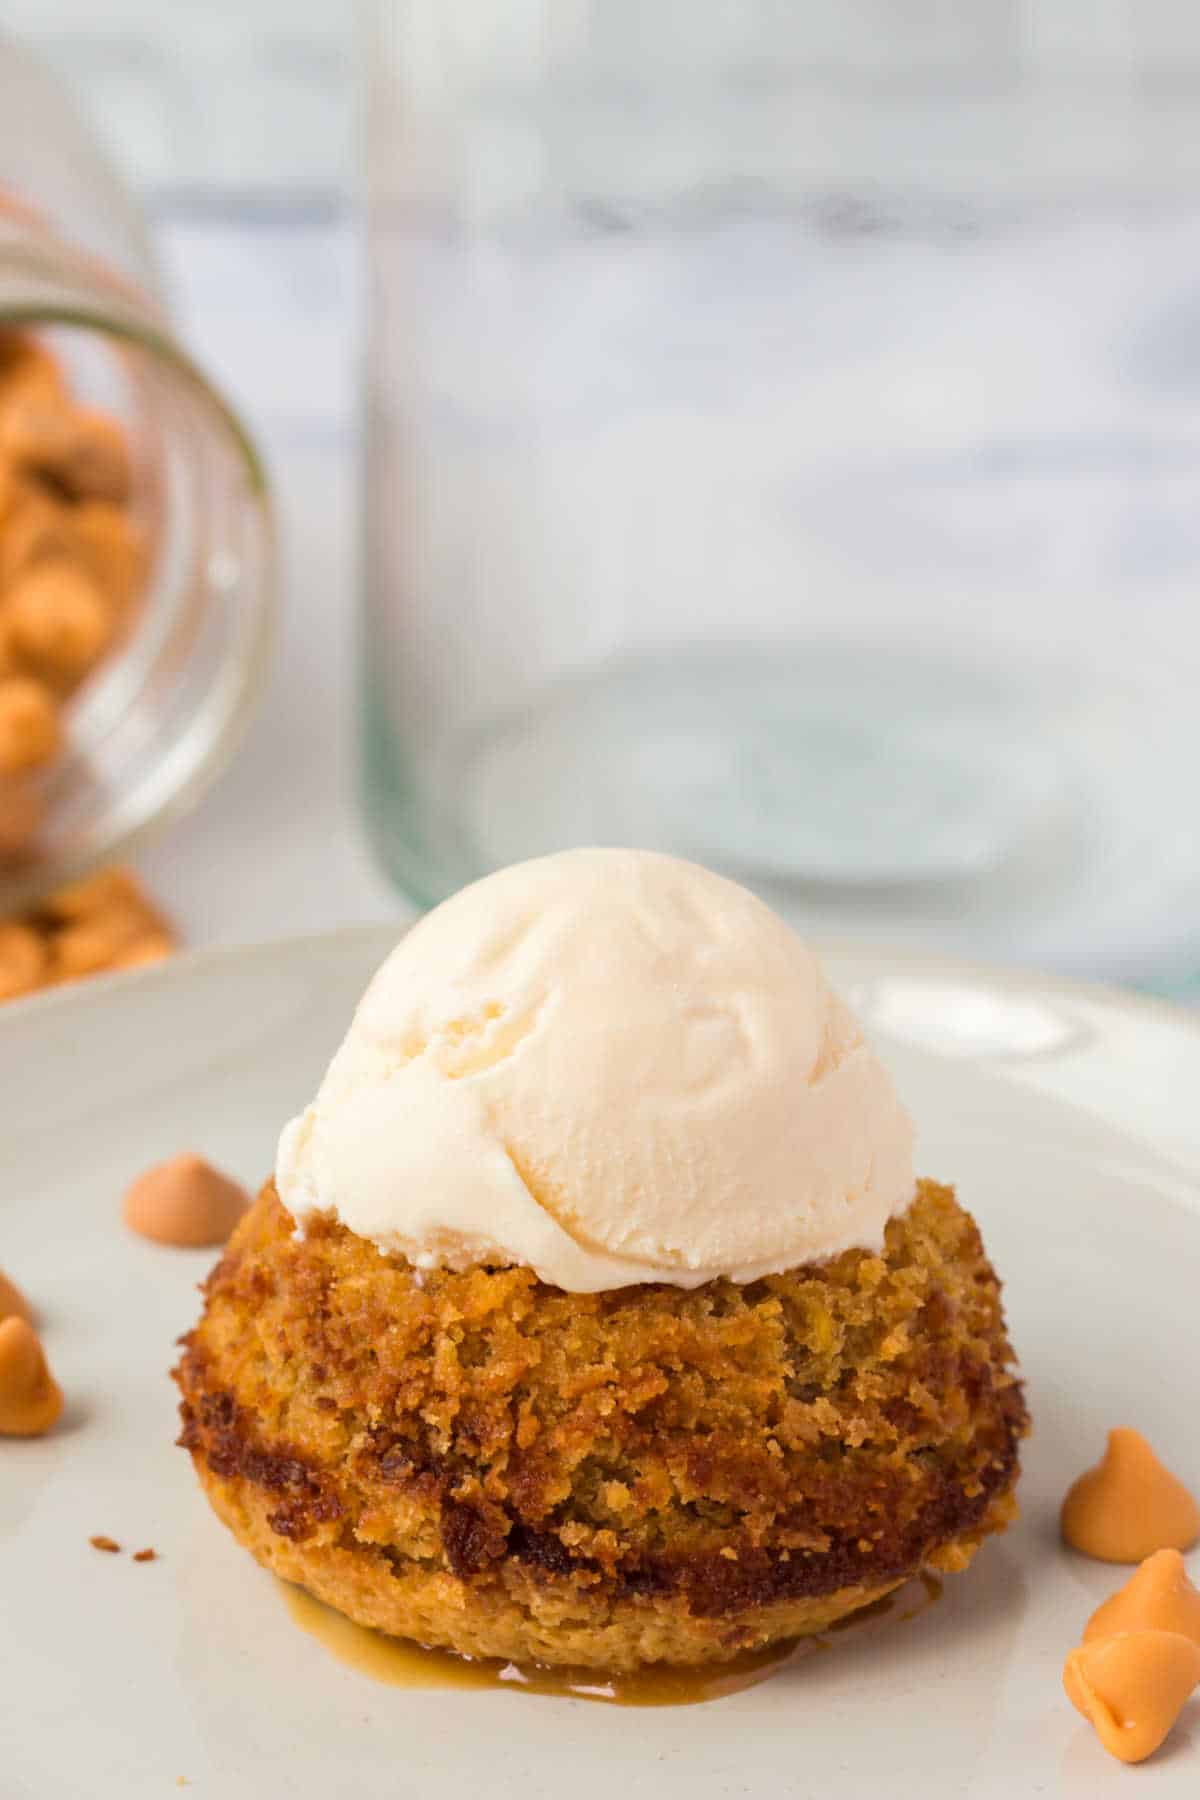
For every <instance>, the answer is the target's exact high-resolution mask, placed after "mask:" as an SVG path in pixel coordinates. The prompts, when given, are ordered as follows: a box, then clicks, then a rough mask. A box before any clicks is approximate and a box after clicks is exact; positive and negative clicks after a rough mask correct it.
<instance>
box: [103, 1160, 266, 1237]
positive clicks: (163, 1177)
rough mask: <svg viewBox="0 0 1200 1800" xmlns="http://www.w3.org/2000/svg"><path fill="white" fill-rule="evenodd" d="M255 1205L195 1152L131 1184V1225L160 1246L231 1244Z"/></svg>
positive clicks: (128, 1208)
mask: <svg viewBox="0 0 1200 1800" xmlns="http://www.w3.org/2000/svg"><path fill="white" fill-rule="evenodd" d="M249 1204H250V1197H249V1195H248V1194H247V1193H246V1190H245V1188H243V1187H241V1186H239V1184H238V1183H237V1182H236V1181H234V1180H232V1179H231V1177H230V1176H228V1175H223V1174H222V1173H221V1171H220V1169H214V1168H213V1166H212V1164H211V1163H209V1162H205V1160H204V1158H203V1157H202V1156H196V1155H194V1154H193V1153H192V1152H190V1151H189V1152H186V1153H185V1154H183V1155H181V1156H173V1157H171V1158H170V1160H169V1161H167V1162H163V1163H157V1164H156V1165H155V1166H154V1168H152V1169H147V1170H146V1171H145V1172H144V1173H143V1174H141V1175H139V1176H138V1177H137V1179H136V1180H135V1181H133V1182H131V1183H130V1185H129V1187H128V1189H127V1190H126V1193H125V1223H126V1225H128V1227H129V1229H130V1230H131V1231H136V1232H137V1233H138V1235H139V1237H145V1238H151V1239H152V1240H153V1241H154V1242H155V1243H156V1244H172V1245H174V1246H176V1248H178V1249H181V1250H201V1249H206V1248H213V1249H215V1248H216V1247H217V1246H218V1245H221V1244H224V1243H225V1242H226V1241H227V1240H228V1238H229V1236H230V1234H231V1233H232V1231H233V1228H234V1226H235V1225H236V1224H237V1222H238V1220H239V1219H240V1218H241V1216H242V1214H243V1213H244V1212H245V1210H246V1208H247V1207H248V1206H249Z"/></svg>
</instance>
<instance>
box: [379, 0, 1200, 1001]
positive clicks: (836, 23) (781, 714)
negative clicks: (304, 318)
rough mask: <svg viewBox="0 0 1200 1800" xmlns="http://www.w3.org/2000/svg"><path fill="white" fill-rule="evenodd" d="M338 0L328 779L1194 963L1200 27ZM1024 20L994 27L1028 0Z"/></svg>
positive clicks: (1107, 14)
mask: <svg viewBox="0 0 1200 1800" xmlns="http://www.w3.org/2000/svg"><path fill="white" fill-rule="evenodd" d="M1169 12H1170V17H1169V18H1168V16H1167V14H1166V13H1164V12H1163V10H1162V9H1158V8H1154V9H1139V8H1137V7H1136V6H1135V5H1133V4H1126V3H1125V0H1117V4H1115V5H1113V6H1111V7H1107V8H1105V9H1103V19H1102V20H1101V19H1095V18H1093V17H1092V14H1091V13H1090V12H1089V9H1087V8H1086V7H1080V6H1079V5H1077V4H1069V3H1068V0H1047V4H1046V5H1045V6H1039V7H1038V8H1036V9H1034V12H1033V13H1031V11H1030V9H1029V8H1028V7H1023V6H1017V5H1015V4H1014V5H1012V6H1009V5H1004V4H1001V5H993V4H990V3H989V4H980V3H974V0H972V3H969V4H964V5H962V6H958V7H946V6H935V5H918V6H916V7H905V8H903V9H893V10H891V11H889V9H888V8H886V7H883V8H881V7H879V6H878V5H875V4H867V0H837V3H836V4H835V3H831V4H828V5H826V4H816V5H806V6H798V7H794V6H785V5H780V4H778V3H777V0H744V3H743V4H738V5H726V4H714V5H711V6H709V5H695V4H686V3H683V0H569V3H567V4H562V3H560V0H523V3H522V4H520V5H518V6H510V5H501V4H499V0H375V4H374V5H373V6H372V7H371V8H370V9H369V14H370V19H371V40H370V44H369V47H368V49H369V54H368V56H367V59H366V63H367V67H368V70H369V76H370V81H371V89H372V93H371V106H370V120H369V124H370V130H369V176H370V180H369V212H368V224H369V244H370V296H371V306H372V318H371V323H370V393H369V410H368V418H369V425H370V445H369V458H370V460H369V467H368V520H367V545H368V568H367V578H368V594H367V617H366V634H367V646H366V656H365V659H364V684H365V687H364V692H365V704H364V718H365V721H366V777H365V793H366V805H367V810H368V816H369V819H370V822H371V826H372V829H373V831H374V834H375V838H376V842H377V843H378V845H379V847H380V850H381V853H382V856H383V858H384V860H385V862H386V864H387V866H388V867H389V868H390V869H391V871H392V873H393V875H394V877H395V878H396V880H397V881H398V883H399V884H400V885H401V886H402V887H403V888H405V889H406V890H407V891H408V892H409V893H410V894H411V895H413V896H415V897H416V898H418V899H419V900H422V901H426V902H427V901H432V900H436V899H437V898H439V897H440V896H441V895H442V894H444V893H445V892H446V891H447V890H448V889H450V888H451V887H453V886H455V885H457V884H458V883H460V882H462V881H464V880H466V879H469V878H471V877H473V876H476V875H478V874H480V873H481V872H483V871H485V870H486V869H488V868H490V867H492V866H494V865H496V864H497V863H501V862H505V861H508V860H511V859H513V858H515V857H519V856H523V855H530V854H535V853H538V852H541V851H544V850H548V849H552V848H554V847H556V846H559V845H564V844H570V843H579V842H601V843H604V842H609V843H611V842H614V841H615V842H632V843H638V844H649V845H654V846H658V847H661V848H664V849H669V850H674V851H676V852H678V853H681V854H684V855H689V856H693V857H696V858H698V859H699V860H702V861H706V862H708V863H711V864H714V865H716V866H717V867H720V868H724V869H725V870H727V871H728V872H730V873H732V874H734V875H735V876H738V877H740V878H741V879H743V880H747V881H749V882H751V883H752V884H754V885H756V886H758V887H759V888H760V889H761V890H762V891H763V892H764V893H765V894H766V895H767V897H768V898H769V899H771V900H772V901H774V903H775V904H777V905H778V906H780V907H782V908H783V909H784V910H785V911H786V912H787V913H789V914H790V915H791V916H792V917H793V918H794V919H795V920H796V921H797V922H798V923H800V924H801V925H802V926H803V927H804V928H805V929H808V930H816V931H822V932H826V933H830V932H833V933H839V934H859V935H869V936H872V937H876V938H879V937H886V938H888V939H890V940H892V941H905V942H909V943H912V944H914V945H933V946H936V947H938V948H941V949H945V950H957V951H960V952H967V953H970V954H984V955H987V956H990V957H1004V958H1009V957H1013V958H1019V959H1021V960H1024V961H1032V962H1042V963H1045V964H1049V965H1053V966H1056V967H1060V968H1067V969H1075V970H1085V971H1097V970H1099V971H1103V972H1105V973H1107V974H1110V975H1118V976H1125V977H1130V978H1133V979H1138V980H1146V981H1149V980H1163V981H1166V980H1169V979H1170V978H1171V976H1172V975H1173V974H1174V973H1177V972H1179V971H1181V970H1185V969H1188V968H1191V967H1195V966H1196V965H1197V963H1198V961H1200V832H1197V830H1196V827H1195V822H1194V810H1195V809H1194V798H1193V795H1192V788H1193V785H1194V771H1195V769H1196V767H1197V765H1198V762H1200V723H1198V721H1200V711H1198V709H1197V708H1196V706H1195V703H1194V692H1195V685H1196V682H1197V679H1198V678H1200V624H1198V620H1200V611H1198V609H1197V607H1196V604H1195V600H1194V588H1195V582H1196V576H1197V570H1198V568H1200V510H1198V509H1197V507H1196V505H1195V483H1196V476H1197V469H1198V461H1197V458H1198V452H1197V450H1196V448H1195V438H1194V432H1193V430H1192V422H1191V417H1190V411H1191V408H1192V403H1193V401H1194V399H1195V395H1196V394H1197V392H1200V329H1198V327H1197V320H1198V319H1200V312H1198V311H1197V304H1196V298H1195V294H1196V290H1195V281H1194V267H1195V259H1196V255H1197V253H1200V131H1198V130H1197V127H1196V104H1195V101H1196V97H1195V93H1194V91H1193V87H1192V86H1190V85H1189V81H1190V76H1189V77H1188V78H1187V79H1185V78H1184V76H1183V74H1181V70H1184V69H1190V68H1192V67H1194V66H1195V64H1194V61H1189V58H1194V56H1195V54H1196V53H1197V52H1198V51H1200V16H1197V17H1195V18H1193V17H1192V15H1190V14H1188V13H1187V10H1186V9H1179V8H1172V9H1169ZM1034 13H1036V18H1035V17H1034Z"/></svg>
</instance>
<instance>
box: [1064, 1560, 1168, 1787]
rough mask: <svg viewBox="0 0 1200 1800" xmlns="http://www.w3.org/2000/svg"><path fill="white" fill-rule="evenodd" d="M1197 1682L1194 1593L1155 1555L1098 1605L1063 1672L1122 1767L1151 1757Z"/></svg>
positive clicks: (1074, 1699)
mask: <svg viewBox="0 0 1200 1800" xmlns="http://www.w3.org/2000/svg"><path fill="white" fill-rule="evenodd" d="M1197 1685H1200V1593H1197V1591H1196V1589H1195V1588H1194V1587H1193V1586H1192V1583H1191V1582H1190V1581H1189V1580H1188V1576H1187V1570H1186V1569H1185V1568H1184V1566H1183V1558H1182V1556H1180V1554H1179V1552H1178V1550H1157V1551H1155V1553H1154V1555H1153V1556H1148V1557H1147V1558H1146V1560H1145V1562H1144V1563H1143V1564H1142V1565H1141V1567H1140V1568H1139V1569H1138V1570H1137V1572H1136V1574H1134V1575H1131V1576H1130V1578H1129V1580H1128V1581H1127V1582H1126V1583H1125V1585H1124V1587H1123V1588H1120V1589H1119V1590H1118V1591H1117V1593H1115V1594H1113V1595H1112V1596H1111V1597H1110V1598H1109V1599H1107V1600H1106V1601H1105V1602H1104V1604H1103V1605H1102V1606H1098V1607H1097V1608H1096V1611H1095V1612H1094V1613H1093V1614H1092V1616H1091V1618H1090V1619H1089V1620H1088V1622H1087V1624H1086V1625H1085V1626H1084V1630H1083V1642H1082V1643H1081V1644H1080V1645H1079V1646H1078V1648H1077V1649H1075V1650H1072V1651H1071V1653H1070V1655H1069V1656H1068V1657H1067V1661H1066V1666H1065V1667H1064V1669H1063V1687H1064V1688H1065V1689H1066V1693H1067V1698H1068V1699H1069V1700H1070V1702H1071V1704H1072V1706H1074V1707H1075V1709H1076V1710H1077V1711H1078V1712H1081V1713H1082V1714H1083V1716H1084V1718H1085V1719H1087V1720H1088V1721H1089V1722H1090V1723H1091V1724H1092V1725H1093V1726H1094V1727H1095V1730H1096V1735H1097V1737H1098V1738H1099V1739H1100V1742H1101V1743H1102V1744H1103V1746H1104V1748H1105V1749H1106V1750H1107V1751H1108V1752H1109V1754H1110V1755H1112V1756H1115V1757H1117V1758H1118V1759H1119V1760H1120V1761H1121V1762H1127V1763H1133V1762H1143V1761H1144V1760H1145V1759H1146V1757H1148V1756H1151V1755H1153V1753H1154V1751H1155V1750H1157V1749H1158V1747H1159V1745H1160V1744H1161V1743H1162V1742H1163V1740H1164V1739H1165V1738H1166V1736H1167V1734H1168V1733H1169V1732H1170V1730H1171V1727H1172V1726H1173V1725H1174V1723H1175V1721H1176V1719H1177V1718H1178V1717H1179V1714H1180V1711H1181V1710H1182V1708H1183V1706H1184V1704H1185V1702H1186V1701H1187V1698H1188V1696H1189V1695H1190V1694H1191V1692H1192V1690H1193V1689H1194V1688H1195V1687H1196V1686H1197Z"/></svg>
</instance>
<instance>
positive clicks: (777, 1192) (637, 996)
mask: <svg viewBox="0 0 1200 1800" xmlns="http://www.w3.org/2000/svg"><path fill="white" fill-rule="evenodd" d="M276 1182H277V1186H278V1189H279V1193H280V1196H281V1198H282V1200H283V1202H284V1204H285V1206H286V1207H287V1208H288V1209H289V1211H290V1212H291V1213H292V1214H293V1216H294V1217H296V1218H297V1220H299V1221H301V1222H302V1221H303V1219H304V1217H305V1215H306V1214H308V1213H310V1212H312V1211H314V1210H321V1211H331V1212H333V1213H334V1214H336V1216H337V1217H338V1218H339V1219H340V1220H341V1222H342V1223H343V1224H344V1225H346V1226H347V1227H348V1228H349V1229H350V1230H351V1231H354V1232H357V1233H358V1234H359V1235H360V1236H362V1237H365V1238H370V1239H372V1240H373V1241H374V1242H375V1243H376V1244H377V1245H378V1246H379V1248H380V1249H381V1250H384V1251H394V1252H399V1253H400V1254H402V1255H403V1256H405V1257H407V1258H408V1259H409V1261H410V1262H412V1263H413V1264H415V1265H416V1266H417V1267H418V1268H422V1269H426V1268H436V1267H447V1268H453V1269H461V1268H465V1267H468V1266H470V1265H471V1264H474V1263H490V1264H510V1263H518V1264H524V1265H526V1266H527V1267H529V1268H532V1269H533V1270H534V1271H535V1272H536V1273H537V1274H538V1275H539V1276H540V1277H541V1279H542V1280H543V1281H546V1282H550V1283H553V1284H554V1285H556V1286H558V1287H561V1288H565V1289H567V1290H569V1291H571V1292H575V1293H590V1292H595V1291H597V1290H600V1289H604V1288H617V1287H624V1286H628V1285H629V1284H631V1283H634V1282H642V1281H660V1282H670V1283H674V1284H676V1285H677V1286H679V1287H696V1286H699V1285H700V1283H702V1282H705V1281H710V1280H712V1279H714V1277H716V1276H720V1275H725V1276H729V1277H731V1278H732V1279H733V1280H735V1281H752V1280H755V1279H757V1278H758V1277H759V1276H761V1275H766V1274H771V1273H774V1272H776V1271H778V1270H781V1269H786V1268H792V1267H794V1266H795V1265H797V1264H799V1263H804V1262H810V1261H814V1260H817V1259H820V1258H824V1257H829V1256H833V1255H836V1254H837V1253H838V1252H839V1251H842V1250H846V1249H849V1248H851V1247H861V1248H864V1249H870V1250H878V1249H879V1248H880V1246H881V1244H882V1241H883V1230H884V1226H885V1224H886V1222H887V1220H888V1219H889V1218H890V1217H891V1216H892V1214H894V1213H896V1212H900V1211H903V1209H904V1208H905V1207H906V1206H907V1205H908V1203H909V1201H910V1200H911V1198H912V1194H913V1186H914V1184H913V1163H912V1126H911V1123H910V1121H909V1118H908V1115H907V1114H906V1113H905V1111H904V1109H903V1108H902V1107H901V1105H900V1103H899V1101H898V1100H897V1098H896V1094H895V1092H894V1090H893V1087H892V1083H891V1081H890V1079H889V1077H888V1074H887V1072H886V1070H885V1069H884V1067H883V1065H882V1064H881V1063H880V1062H879V1060H878V1058H877V1057H876V1056H875V1055H874V1053H873V1052H872V1051H871V1050H870V1048H869V1047H868V1046H867V1044H866V1043H865V1042H864V1040H863V1036H862V1032H861V1031H860V1029H859V1026H858V1023H857V1021H856V1020H855V1018H854V1016H853V1014H852V1013H851V1012H850V1011H849V1009H848V1008H847V1007H846V1006H845V1004H844V1003H843V1002H842V1001H841V1000H840V999H839V997H838V996H837V995H836V994H835V993H833V991H832V990H831V989H830V987H829V985H828V983H827V981H826V979H825V977H824V975H823V973H822V971H821V968H820V966H819V964H818V963H817V961H816V959H815V957H814V956H813V955H812V953H811V952H810V951H809V950H808V949H807V948H806V947H805V945H804V944H803V943H802V942H801V940H800V939H799V938H798V937H797V936H796V935H795V933H794V932H793V931H792V930H791V929H790V928H789V927H788V926H787V925H785V924H784V923H783V921H782V920H781V919H780V918H778V917H777V916H776V915H775V914H774V913H773V912H771V910H770V909H769V908H768V907H767V906H765V905H764V904H763V903H762V901H760V900H758V899H756V897H755V896H754V895H753V894H751V893H749V892H748V891H747V890H746V889H745V888H742V887H739V886H737V885H736V884H735V883H734V882H731V881H727V880H725V879H724V878H723V877H721V876H719V875H714V874H712V873H711V872H710V871H709V870H707V869H702V868H698V867H696V866H695V865H693V864H691V863H686V862H680V861H677V860H676V859H675V858H673V857H668V856H659V855H653V854H650V853H648V852H644V851H632V850H573V851H567V852H565V853H563V854H562V855H558V856H548V857H544V858H540V859H538V860H537V861H534V862H527V863H521V864H518V865H516V866H515V867H513V868H509V869H504V870H502V871H501V872H500V873H499V874H496V875H491V876H489V877H488V878H487V879H486V880H484V881H480V882H477V883H475V885H474V886H472V887H468V888H465V889H463V891H462V892H461V893H458V894H456V895H455V896H454V897H453V898H452V899H450V900H447V901H446V902H445V903H444V904H443V905H442V906H439V907H438V908H437V909H436V911H434V912H432V913H429V914H428V915H427V916H426V917H425V918H424V919H422V920H421V922H420V923H419V924H418V925H416V926H415V927H414V928H413V930H412V931H410V932H409V933H408V935H407V936H406V937H405V938H404V939H403V940H402V941H401V943H400V944H399V945H398V947H397V948H396V949H395V950H394V951H393V953H392V955H391V956H390V957H389V958H388V959H387V961H386V962H385V963H384V964H383V967H382V968H381V969H380V970H379V972H378V974H377V975H376V976H375V978H374V980H373V981H372V982H371V984H370V986H369V987H368V989H367V991H366V994H365V995H364V997H363V999H362V1002H361V1004H360V1005H359V1008H358V1012H357V1013H356V1015H355V1018H354V1021H353V1023H352V1024H351V1027H350V1030H349V1032H348V1033H347V1036H346V1040H345V1042H344V1043H343V1045H342V1047H341V1049H340V1050H339V1051H338V1053H337V1055H336V1056H335V1057H334V1059H333V1062H332V1063H331V1064H330V1067H329V1071H328V1073H327V1074H326V1076H325V1080H324V1082H323V1083H322V1085H321V1088H320V1091H319V1093H318V1094H317V1097H316V1100H315V1101H314V1102H313V1104H312V1105H311V1106H310V1107H309V1108H308V1110H307V1111H306V1112H305V1113H304V1114H302V1116H301V1117H300V1118H298V1119H294V1120H293V1121H292V1122H291V1124H290V1125H288V1126H287V1127H286V1128H285V1130H284V1132H283V1135H282V1138H281V1139H280V1144H279V1154H278V1159H277V1164H276Z"/></svg>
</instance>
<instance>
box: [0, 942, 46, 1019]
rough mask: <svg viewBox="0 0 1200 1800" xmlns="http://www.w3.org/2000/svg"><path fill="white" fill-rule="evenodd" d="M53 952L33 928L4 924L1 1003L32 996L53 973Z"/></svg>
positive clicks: (0, 947) (0, 948) (0, 957)
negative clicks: (49, 974) (50, 954)
mask: <svg viewBox="0 0 1200 1800" xmlns="http://www.w3.org/2000/svg"><path fill="white" fill-rule="evenodd" d="M49 962H50V958H49V953H48V951H47V949H46V944H45V941H44V939H43V938H41V937H40V936H39V935H38V933H37V932H36V931H35V930H34V929H33V927H32V926H31V925H17V924H12V923H0V1000H15V999H17V998H18V997H19V996H20V995H21V994H32V993H33V992H34V990H35V989H36V988H39V987H40V986H41V985H42V983H43V981H44V980H45V979H46V976H47V974H48V972H49Z"/></svg>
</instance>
